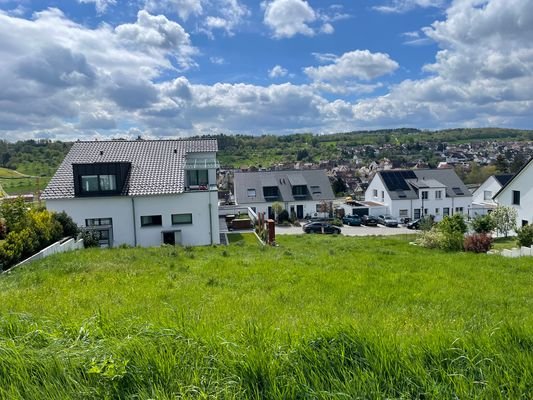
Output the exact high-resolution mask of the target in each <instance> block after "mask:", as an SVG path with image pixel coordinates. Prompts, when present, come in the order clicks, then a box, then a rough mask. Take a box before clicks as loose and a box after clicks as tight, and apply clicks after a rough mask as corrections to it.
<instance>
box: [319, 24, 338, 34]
mask: <svg viewBox="0 0 533 400" xmlns="http://www.w3.org/2000/svg"><path fill="white" fill-rule="evenodd" d="M320 32H321V33H325V34H326V35H331V34H332V33H333V32H335V28H333V25H331V24H330V23H325V24H324V25H322V26H321V27H320Z"/></svg>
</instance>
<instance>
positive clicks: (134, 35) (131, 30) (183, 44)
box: [115, 10, 196, 68]
mask: <svg viewBox="0 0 533 400" xmlns="http://www.w3.org/2000/svg"><path fill="white" fill-rule="evenodd" d="M115 32H116V33H117V36H118V38H119V39H120V40H122V41H123V42H125V43H127V44H130V45H132V46H134V47H136V48H139V47H140V48H145V49H147V50H149V51H156V52H160V51H166V52H169V53H170V54H173V55H174V56H175V57H176V59H177V60H178V62H179V64H180V66H181V67H182V68H188V67H190V66H192V65H194V62H193V61H192V59H191V56H192V55H194V54H196V50H195V49H194V48H193V47H192V46H191V42H190V39H189V34H188V33H187V32H185V30H184V29H183V28H182V27H181V25H180V24H178V23H177V22H174V21H170V20H168V19H167V17H165V16H164V15H157V16H156V15H151V14H149V13H148V12H147V11H145V10H141V11H139V12H138V14H137V22H135V23H134V24H123V25H119V26H117V27H116V28H115Z"/></svg>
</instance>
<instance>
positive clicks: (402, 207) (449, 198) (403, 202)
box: [365, 169, 472, 221]
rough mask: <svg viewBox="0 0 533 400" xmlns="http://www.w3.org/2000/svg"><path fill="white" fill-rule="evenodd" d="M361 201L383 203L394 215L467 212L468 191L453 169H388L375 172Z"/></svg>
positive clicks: (418, 215)
mask: <svg viewBox="0 0 533 400" xmlns="http://www.w3.org/2000/svg"><path fill="white" fill-rule="evenodd" d="M365 201H367V202H368V201H372V202H377V203H380V204H383V205H384V206H386V207H387V210H388V213H390V214H391V215H393V216H395V217H397V218H410V219H418V218H420V217H422V216H425V215H432V216H434V217H435V220H436V221H439V220H441V219H442V217H443V216H445V215H453V214H455V213H462V214H465V215H469V210H470V207H471V204H472V194H471V193H470V191H469V190H468V188H467V187H466V186H465V184H464V183H463V182H462V181H461V179H460V178H459V177H458V176H457V174H456V173H455V171H454V170H453V169H417V170H389V171H379V172H378V173H376V175H375V176H374V178H373V179H372V181H371V182H370V184H369V185H368V188H367V190H366V192H365Z"/></svg>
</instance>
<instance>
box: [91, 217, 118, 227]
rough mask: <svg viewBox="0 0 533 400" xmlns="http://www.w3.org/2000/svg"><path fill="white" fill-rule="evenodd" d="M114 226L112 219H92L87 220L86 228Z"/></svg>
mask: <svg viewBox="0 0 533 400" xmlns="http://www.w3.org/2000/svg"><path fill="white" fill-rule="evenodd" d="M102 225H113V219H112V218H90V219H86V220H85V226H87V227H90V226H102Z"/></svg>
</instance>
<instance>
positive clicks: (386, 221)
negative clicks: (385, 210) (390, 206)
mask: <svg viewBox="0 0 533 400" xmlns="http://www.w3.org/2000/svg"><path fill="white" fill-rule="evenodd" d="M378 221H379V223H380V224H381V225H385V226H387V227H389V228H396V227H397V226H398V220H397V219H396V218H394V217H393V216H392V215H380V216H379V217H378Z"/></svg>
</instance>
